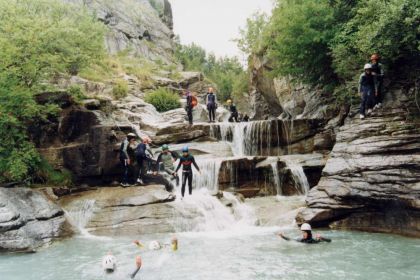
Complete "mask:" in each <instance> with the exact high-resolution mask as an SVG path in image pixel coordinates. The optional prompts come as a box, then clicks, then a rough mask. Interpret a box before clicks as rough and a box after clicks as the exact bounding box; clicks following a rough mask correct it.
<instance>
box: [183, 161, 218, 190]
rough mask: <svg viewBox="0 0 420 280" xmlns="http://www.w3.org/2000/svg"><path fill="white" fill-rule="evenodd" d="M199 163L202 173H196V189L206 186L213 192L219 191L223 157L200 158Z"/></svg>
mask: <svg viewBox="0 0 420 280" xmlns="http://www.w3.org/2000/svg"><path fill="white" fill-rule="evenodd" d="M197 165H198V167H199V168H200V170H201V174H197V173H195V174H194V177H193V187H194V188H196V189H200V188H205V189H207V190H209V192H211V193H217V191H218V190H219V172H220V167H221V165H222V159H219V158H200V159H198V160H197ZM181 176H182V175H181Z"/></svg>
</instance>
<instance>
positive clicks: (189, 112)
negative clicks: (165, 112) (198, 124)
mask: <svg viewBox="0 0 420 280" xmlns="http://www.w3.org/2000/svg"><path fill="white" fill-rule="evenodd" d="M187 114H188V122H189V123H190V124H193V114H192V108H188V112H187Z"/></svg>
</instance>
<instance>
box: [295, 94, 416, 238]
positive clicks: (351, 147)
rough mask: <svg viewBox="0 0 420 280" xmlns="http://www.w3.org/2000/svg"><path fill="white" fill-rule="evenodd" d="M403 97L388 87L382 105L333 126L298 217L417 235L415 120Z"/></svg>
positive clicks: (368, 229) (414, 110) (323, 223)
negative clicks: (326, 155) (333, 139)
mask: <svg viewBox="0 0 420 280" xmlns="http://www.w3.org/2000/svg"><path fill="white" fill-rule="evenodd" d="M404 96H405V94H404V92H401V91H392V92H389V93H388V95H387V100H386V107H385V108H384V109H382V110H380V111H377V112H375V113H374V114H373V116H371V117H369V118H368V119H366V120H363V121H361V120H359V119H358V118H357V117H358V115H356V116H355V118H353V119H348V120H347V121H346V123H345V125H344V126H342V127H341V128H340V129H339V130H338V134H337V143H336V145H335V146H334V149H333V151H332V154H331V158H330V159H329V160H328V162H327V164H326V166H325V169H324V170H323V176H322V178H321V181H320V182H319V184H318V186H316V187H315V188H314V189H312V190H311V192H310V193H309V195H308V198H307V204H308V208H306V209H305V210H303V211H302V212H300V214H299V215H298V217H297V220H298V221H299V222H304V221H307V222H311V223H312V224H314V225H325V224H331V226H333V227H338V228H350V229H359V230H366V231H381V232H393V233H401V234H406V235H413V236H420V219H419V217H420V215H419V213H420V142H419V139H420V134H419V132H420V122H419V119H418V111H417V113H415V112H416V110H417V109H414V108H412V107H411V108H410V105H409V102H407V100H406V99H405V97H404ZM402 99H405V100H406V101H402ZM401 107H405V108H401ZM410 111H411V112H414V113H413V114H417V117H413V115H410V114H408V113H407V112H410ZM334 221H337V222H334Z"/></svg>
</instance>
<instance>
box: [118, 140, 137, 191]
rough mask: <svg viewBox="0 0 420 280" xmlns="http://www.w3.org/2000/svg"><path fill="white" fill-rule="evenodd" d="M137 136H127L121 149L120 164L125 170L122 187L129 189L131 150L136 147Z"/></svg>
mask: <svg viewBox="0 0 420 280" xmlns="http://www.w3.org/2000/svg"><path fill="white" fill-rule="evenodd" d="M136 137H137V136H136V135H135V134H134V133H129V134H127V138H126V139H125V140H124V141H123V142H122V143H121V147H120V162H121V165H122V166H123V168H124V173H123V178H122V181H121V186H123V187H127V186H129V182H128V174H129V172H130V166H131V164H132V162H131V159H130V155H129V149H130V146H132V145H134V143H135V141H136Z"/></svg>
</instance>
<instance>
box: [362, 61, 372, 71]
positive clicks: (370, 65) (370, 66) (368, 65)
mask: <svg viewBox="0 0 420 280" xmlns="http://www.w3.org/2000/svg"><path fill="white" fill-rule="evenodd" d="M363 69H365V70H366V69H372V64H370V63H366V64H365V67H364V68H363Z"/></svg>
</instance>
